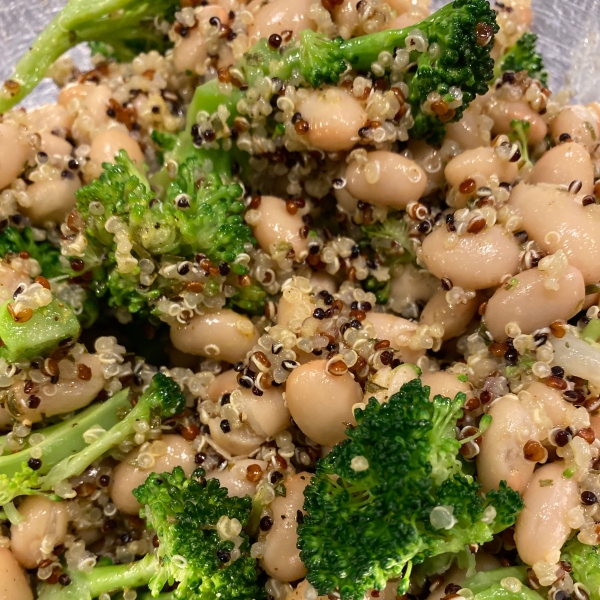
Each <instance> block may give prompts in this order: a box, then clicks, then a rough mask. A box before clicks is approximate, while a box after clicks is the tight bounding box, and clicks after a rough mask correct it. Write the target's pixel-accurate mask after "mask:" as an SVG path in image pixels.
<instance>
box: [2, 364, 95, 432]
mask: <svg viewBox="0 0 600 600" xmlns="http://www.w3.org/2000/svg"><path fill="white" fill-rule="evenodd" d="M79 365H81V369H82V370H83V371H85V372H86V375H85V377H86V379H81V378H80V375H79V371H78V369H79ZM58 369H59V372H60V373H62V375H59V377H60V378H59V380H58V382H57V383H56V384H54V391H55V393H53V394H51V395H49V394H48V390H47V388H46V384H41V385H37V386H36V387H35V388H34V389H33V390H30V391H28V392H26V391H25V385H26V382H24V381H19V382H17V383H14V384H13V385H12V387H11V392H12V396H13V402H12V403H10V404H9V405H8V406H7V408H8V409H9V410H10V411H11V412H12V413H13V414H14V417H15V419H17V420H18V421H31V422H32V423H39V422H40V421H42V420H44V418H48V417H53V416H54V415H62V414H65V413H69V412H72V411H74V410H78V409H80V408H84V407H86V406H88V404H90V403H91V402H92V400H94V398H96V396H97V395H98V394H99V393H100V391H101V390H102V389H103V388H104V384H105V381H106V380H105V379H104V374H103V372H102V364H101V363H100V360H99V359H98V357H97V356H95V355H94V354H82V355H81V356H80V357H79V358H78V359H77V363H76V364H75V365H74V364H73V363H72V362H71V361H70V360H67V359H64V360H61V361H60V362H59V363H58ZM88 376H89V379H88V378H87V377H88Z"/></svg>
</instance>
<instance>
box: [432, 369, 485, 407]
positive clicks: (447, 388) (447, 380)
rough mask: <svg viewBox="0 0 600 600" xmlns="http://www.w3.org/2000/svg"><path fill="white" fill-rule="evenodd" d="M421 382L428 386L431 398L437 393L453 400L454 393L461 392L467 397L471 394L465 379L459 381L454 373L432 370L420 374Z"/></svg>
mask: <svg viewBox="0 0 600 600" xmlns="http://www.w3.org/2000/svg"><path fill="white" fill-rule="evenodd" d="M421 383H422V384H423V385H428V386H429V388H430V392H429V399H430V400H433V399H434V398H435V396H437V395H438V394H439V395H440V396H444V397H445V398H450V399H451V400H453V399H454V398H455V396H456V394H458V393H460V392H462V393H463V394H466V395H467V398H469V397H470V396H472V395H473V394H472V392H471V386H470V385H469V384H468V383H467V382H466V381H461V380H460V379H459V378H458V376H457V375H455V374H454V373H446V372H444V371H433V372H429V373H423V375H421Z"/></svg>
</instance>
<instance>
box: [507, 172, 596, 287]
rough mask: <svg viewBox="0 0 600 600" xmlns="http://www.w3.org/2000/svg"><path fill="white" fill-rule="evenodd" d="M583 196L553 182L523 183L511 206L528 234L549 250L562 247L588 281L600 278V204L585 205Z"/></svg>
mask: <svg viewBox="0 0 600 600" xmlns="http://www.w3.org/2000/svg"><path fill="white" fill-rule="evenodd" d="M582 199H583V194H572V193H569V192H566V191H564V190H561V189H559V188H558V187H556V186H553V185H547V184H543V183H540V184H538V185H527V184H525V183H520V184H519V185H517V186H516V187H515V188H514V189H513V191H512V194H511V196H510V202H509V206H510V207H511V208H513V209H514V210H515V211H516V213H517V215H518V216H520V217H521V226H522V227H523V229H525V230H526V231H527V233H528V234H529V237H530V238H531V239H533V240H535V241H536V242H537V243H538V245H539V246H540V247H541V249H542V250H544V251H546V252H548V253H551V254H553V253H555V252H556V251H557V250H563V251H564V253H565V254H566V255H567V258H568V260H569V264H570V265H572V266H573V267H575V268H577V269H579V271H581V274H582V275H583V279H584V281H585V283H586V285H587V284H591V283H597V282H598V281H600V205H596V204H590V205H589V206H583V205H582Z"/></svg>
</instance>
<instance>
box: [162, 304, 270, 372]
mask: <svg viewBox="0 0 600 600" xmlns="http://www.w3.org/2000/svg"><path fill="white" fill-rule="evenodd" d="M257 340H258V331H257V329H256V327H254V325H253V323H252V321H251V320H250V319H249V318H248V317H246V316H244V315H239V314H238V313H236V312H234V311H233V310H231V309H229V308H222V309H219V310H211V311H207V312H206V313H205V314H203V315H195V316H194V317H193V318H192V320H191V321H190V322H189V323H188V324H187V325H173V326H172V327H171V341H172V342H173V345H174V346H175V347H176V348H177V349H178V350H181V351H182V352H186V353H188V354H196V355H199V356H206V357H210V358H214V359H216V360H225V361H227V362H230V363H236V362H238V361H240V360H243V359H244V358H245V357H246V354H247V353H248V352H249V351H250V350H252V347H253V346H254V344H256V342H257Z"/></svg>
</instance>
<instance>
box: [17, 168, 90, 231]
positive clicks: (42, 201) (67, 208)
mask: <svg viewBox="0 0 600 600" xmlns="http://www.w3.org/2000/svg"><path fill="white" fill-rule="evenodd" d="M80 186H81V182H80V181H79V177H78V176H77V175H75V174H71V176H70V177H61V178H60V179H52V180H48V181H37V182H35V183H32V184H31V185H30V186H29V187H28V188H27V193H28V195H29V199H30V201H31V205H30V206H28V207H24V208H23V213H24V214H25V215H27V216H28V217H29V218H30V219H31V222H32V223H33V224H34V225H37V226H38V227H42V226H43V225H44V224H45V223H48V222H52V223H61V222H62V221H63V220H64V219H65V217H66V216H67V215H68V214H69V213H70V212H71V211H72V210H73V208H74V207H75V202H76V198H75V192H76V191H77V190H78V189H79V188H80Z"/></svg>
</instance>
